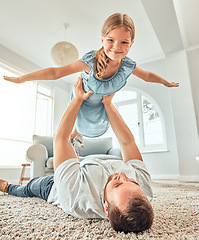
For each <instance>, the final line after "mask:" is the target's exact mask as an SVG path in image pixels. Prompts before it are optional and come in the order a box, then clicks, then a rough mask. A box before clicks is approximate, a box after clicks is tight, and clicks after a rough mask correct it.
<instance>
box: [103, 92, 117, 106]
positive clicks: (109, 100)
mask: <svg viewBox="0 0 199 240" xmlns="http://www.w3.org/2000/svg"><path fill="white" fill-rule="evenodd" d="M114 95H115V93H113V94H110V95H104V96H103V99H102V103H103V104H104V105H110V104H111V103H112V99H113V97H114Z"/></svg>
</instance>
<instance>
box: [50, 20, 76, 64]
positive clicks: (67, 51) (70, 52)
mask: <svg viewBox="0 0 199 240" xmlns="http://www.w3.org/2000/svg"><path fill="white" fill-rule="evenodd" d="M64 27H65V34H66V28H67V27H68V24H67V23H65V24H64ZM50 56H51V58H52V60H53V62H54V64H55V65H56V66H64V65H67V64H70V63H72V62H75V61H77V60H78V59H79V54H78V51H77V48H76V47H75V46H74V45H73V44H72V43H69V42H66V41H62V42H58V43H56V44H55V45H54V46H53V47H52V49H51V53H50Z"/></svg>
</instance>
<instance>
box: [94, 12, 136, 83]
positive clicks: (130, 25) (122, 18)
mask: <svg viewBox="0 0 199 240" xmlns="http://www.w3.org/2000/svg"><path fill="white" fill-rule="evenodd" d="M116 27H124V28H126V29H127V30H129V31H130V34H131V41H133V40H134V37H135V26H134V22H133V20H132V19H131V18H130V17H129V16H128V15H127V14H122V13H114V14H113V15H111V16H110V17H108V18H107V19H106V21H105V22H104V25H103V26H102V30H101V36H102V37H105V36H106V35H107V34H108V33H109V32H110V31H111V30H113V29H114V28H116ZM108 62H109V58H108V57H107V55H106V54H105V52H104V48H103V47H102V48H100V49H99V50H98V51H97V52H96V53H95V69H94V73H95V76H97V77H98V78H99V79H102V78H103V75H104V73H105V71H106V68H107V67H108Z"/></svg>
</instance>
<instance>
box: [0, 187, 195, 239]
mask: <svg viewBox="0 0 199 240" xmlns="http://www.w3.org/2000/svg"><path fill="white" fill-rule="evenodd" d="M153 191H154V200H153V203H152V204H153V207H154V212H155V219H154V224H153V227H152V229H151V230H149V231H146V232H144V233H139V234H137V235H136V234H134V233H128V234H124V233H117V232H115V231H114V230H113V229H112V228H111V227H110V224H109V222H108V221H106V220H96V219H95V220H83V219H76V218H73V217H72V216H68V215H67V214H65V213H64V212H63V211H62V210H61V209H59V208H57V207H56V206H53V205H50V204H48V203H47V202H45V201H44V200H41V199H38V198H19V197H14V196H8V195H0V239H1V240H9V239H13V240H18V239H20V240H23V239H24V240H28V239H29V240H33V239H38V240H42V239H44V240H45V239H52V240H54V239H55V240H56V239H57V240H58V239H92V240H93V239H113V240H117V239H122V240H123V239H133V240H134V239H144V240H147V239H179V240H184V239H188V240H192V239H197V240H198V239H199V187H198V186H194V185H178V184H172V185H171V184H163V183H153Z"/></svg>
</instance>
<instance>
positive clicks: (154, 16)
mask: <svg viewBox="0 0 199 240" xmlns="http://www.w3.org/2000/svg"><path fill="white" fill-rule="evenodd" d="M115 12H122V13H127V14H128V15H129V16H130V17H131V18H132V19H133V20H134V22H135V26H136V36H135V43H134V44H133V46H132V48H131V50H130V52H129V55H128V56H129V57H131V58H133V59H134V60H135V61H136V62H137V63H138V64H141V63H145V62H149V61H153V60H156V59H160V58H163V57H164V56H165V55H166V54H170V53H172V52H175V51H179V50H182V49H186V50H189V49H192V48H198V47H199V31H198V26H199V14H198V12H199V1H198V0H100V1H93V0H73V1H68V0H34V1H33V0H7V1H5V0H0V22H1V25H0V44H1V45H3V46H4V47H6V48H8V49H10V50H11V51H13V52H15V53H17V54H18V55H20V56H22V57H24V58H26V59H27V60H29V61H31V62H32V63H34V64H35V65H37V66H39V67H40V68H45V67H49V66H53V62H52V60H51V58H50V51H51V48H52V47H53V46H54V44H56V43H57V42H59V41H64V40H66V41H69V42H71V43H73V44H74V45H75V46H76V47H77V49H78V51H79V56H80V57H82V56H83V55H84V54H85V53H86V52H88V51H90V50H92V49H99V48H100V46H101V39H100V31H101V27H102V25H103V22H104V20H105V19H106V18H107V17H108V16H109V15H111V14H113V13H115ZM64 23H67V24H68V25H69V27H68V28H67V30H66V31H65V29H64ZM70 79H71V76H69V77H67V78H66V81H70Z"/></svg>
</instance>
